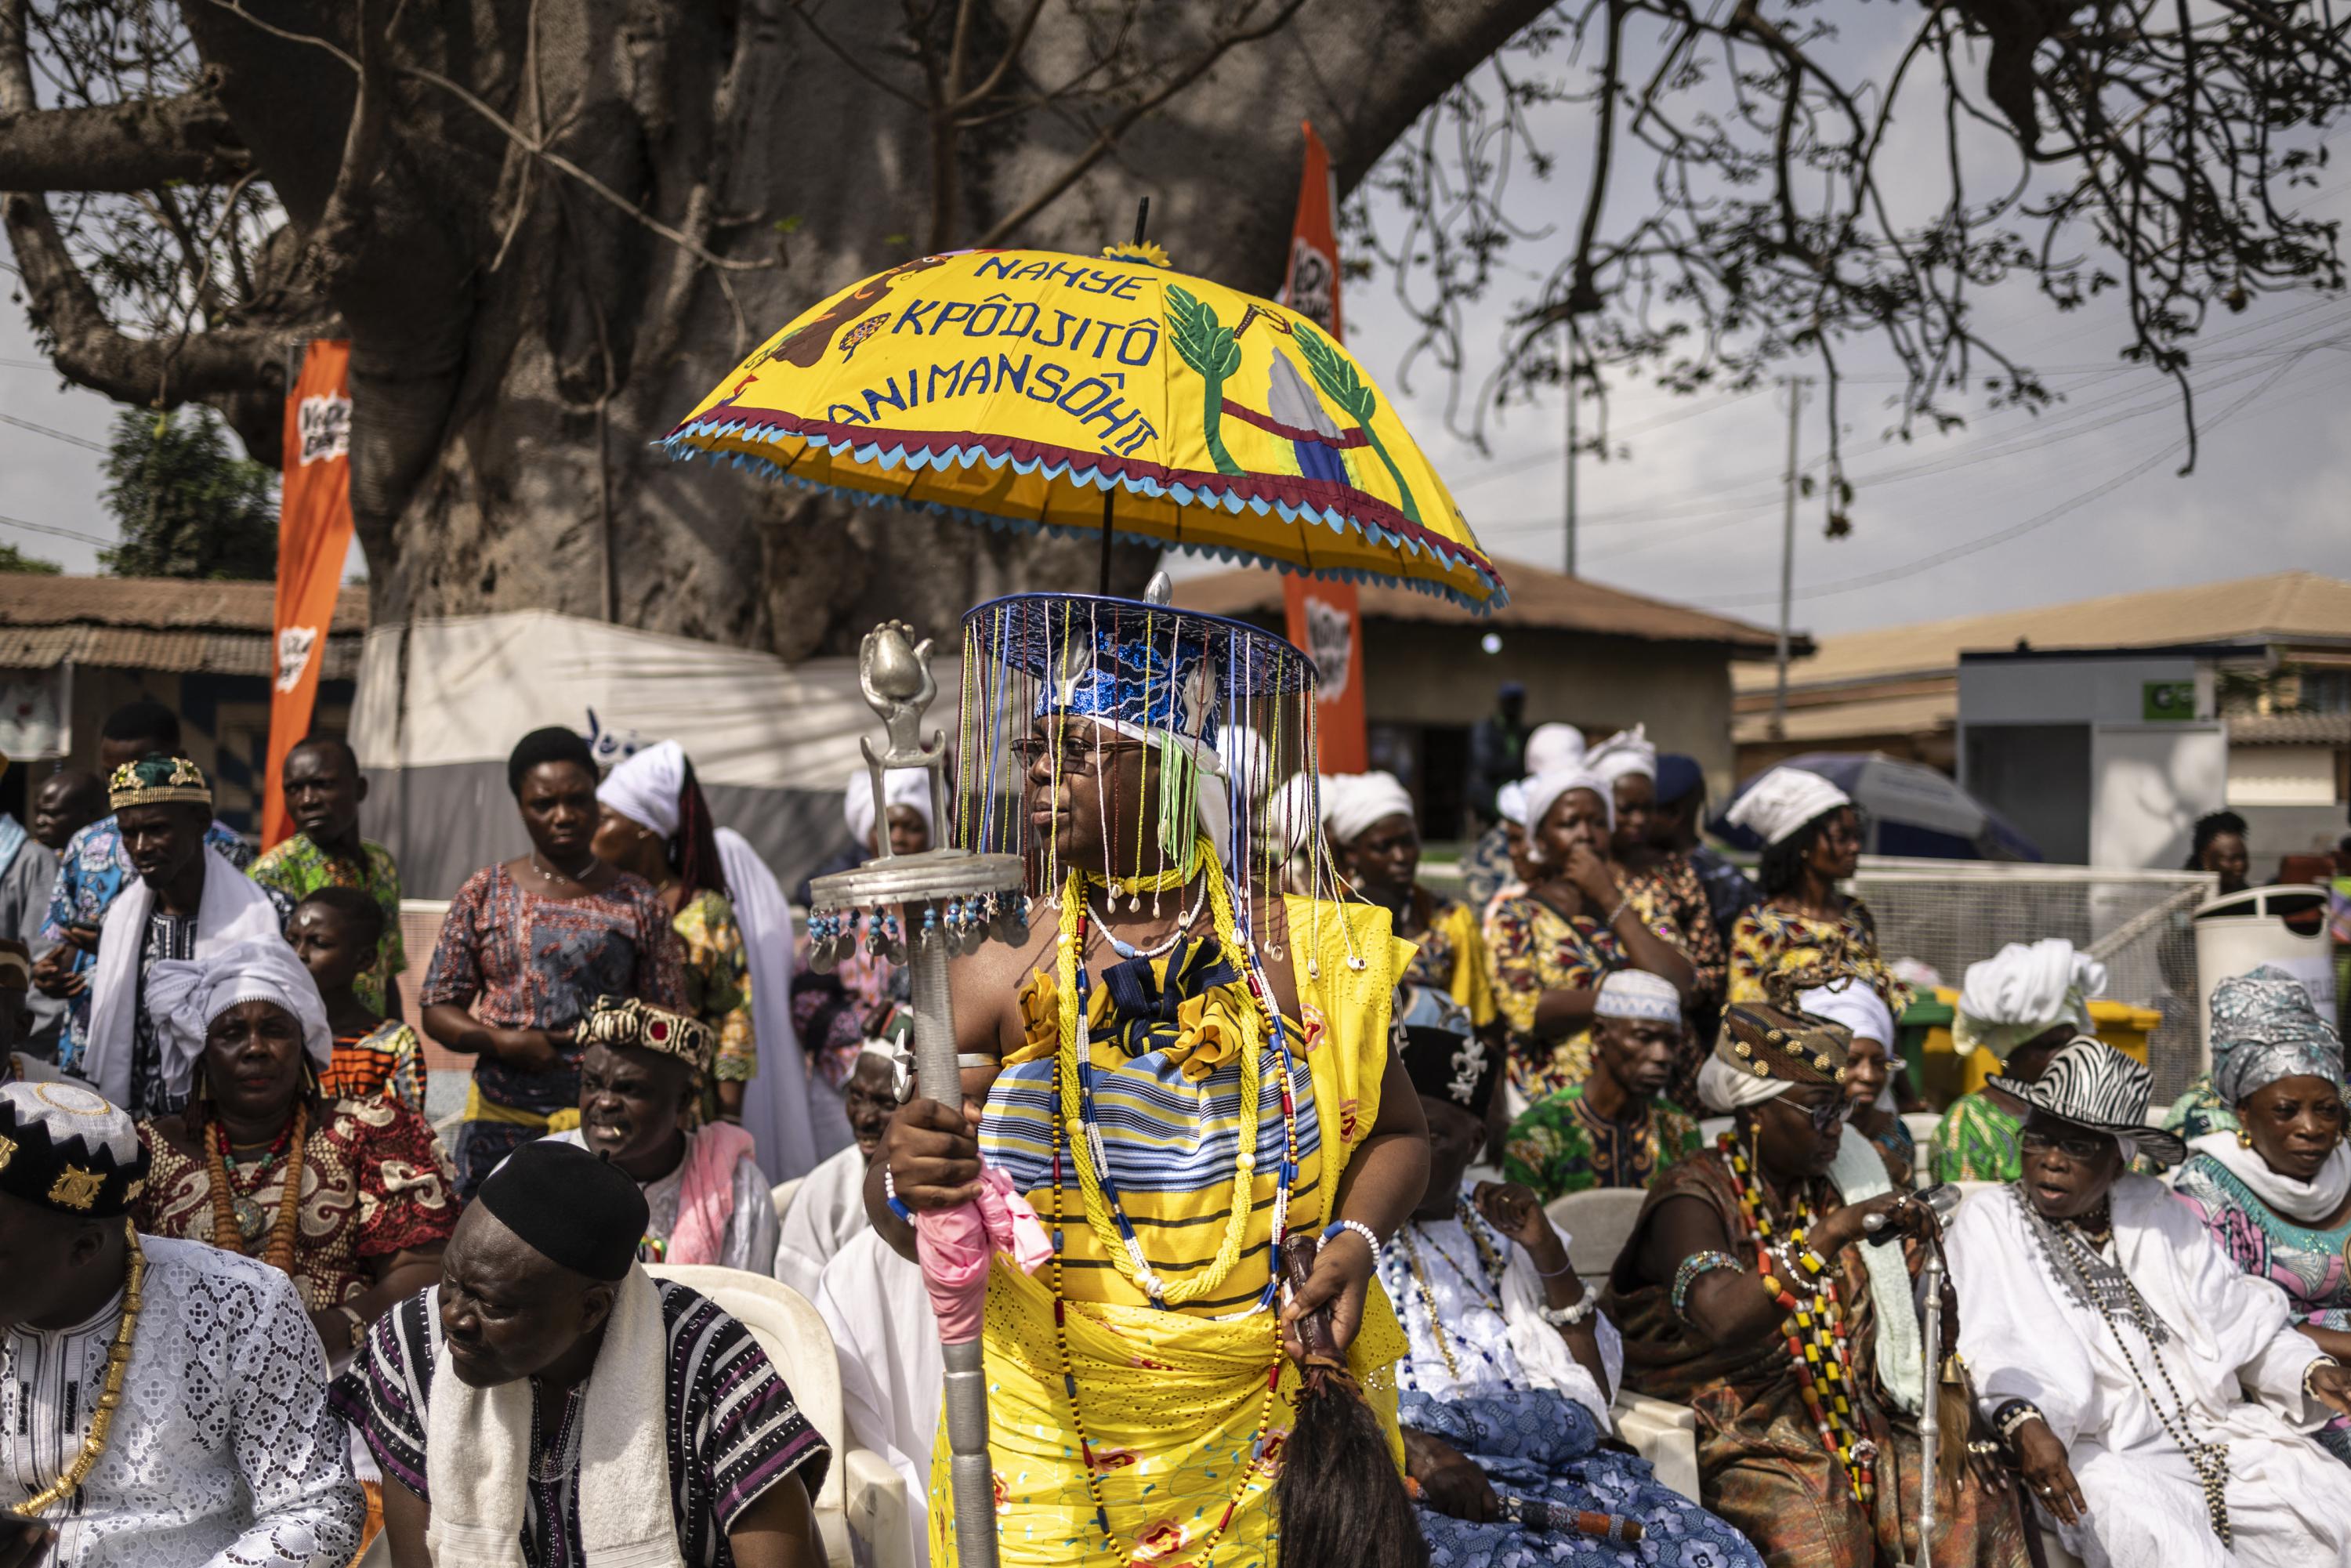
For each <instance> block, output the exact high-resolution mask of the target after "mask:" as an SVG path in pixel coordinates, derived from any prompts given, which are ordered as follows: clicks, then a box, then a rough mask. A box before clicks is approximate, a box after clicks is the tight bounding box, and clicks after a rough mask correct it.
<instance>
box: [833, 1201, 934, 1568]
mask: <svg viewBox="0 0 2351 1568" xmlns="http://www.w3.org/2000/svg"><path fill="white" fill-rule="evenodd" d="M812 1294H813V1299H814V1300H815V1301H816V1310H817V1312H819V1313H820V1315H821V1316H822V1317H823V1318H824V1324H825V1327H827V1328H828V1329H831V1331H832V1343H833V1348H834V1349H835V1350H837V1351H838V1352H840V1355H841V1414H842V1417H843V1419H844V1421H845V1422H846V1424H847V1426H848V1428H849V1433H848V1439H847V1446H848V1447H850V1448H869V1449H871V1450H872V1451H873V1452H874V1453H877V1454H879V1455H881V1456H882V1458H883V1459H884V1460H885V1461H887V1462H888V1464H889V1466H890V1468H891V1469H893V1470H895V1471H897V1472H898V1474H899V1475H900V1476H901V1477H903V1478H904V1479H905V1482H906V1515H907V1520H908V1522H909V1523H911V1524H912V1525H913V1527H914V1542H913V1543H912V1544H913V1551H914V1563H915V1568H926V1565H927V1564H928V1563H929V1562H930V1540H931V1537H930V1527H929V1522H928V1506H927V1505H928V1502H929V1499H930V1487H931V1445H932V1443H933V1441H934V1440H935V1438H936V1437H937V1435H938V1429H939V1391H940V1389H941V1387H942V1386H943V1385H944V1384H945V1382H946V1363H945V1362H944V1361H943V1360H942V1359H941V1358H940V1354H939V1325H938V1320H937V1319H936V1318H935V1317H933V1316H932V1315H931V1298H930V1296H929V1294H928V1293H927V1292H926V1291H925V1290H924V1288H923V1270H922V1266H921V1265H920V1264H918V1263H910V1262H908V1261H907V1260H905V1259H904V1258H901V1257H899V1256H898V1254H897V1253H896V1252H894V1251H893V1250H891V1248H890V1244H889V1243H888V1242H887V1241H884V1240H883V1239H882V1235H881V1233H880V1232H879V1231H877V1230H874V1229H872V1228H870V1227H869V1228H866V1229H865V1230H862V1231H861V1232H859V1233H858V1234H857V1235H855V1236H852V1237H851V1238H850V1239H849V1241H848V1243H847V1244H846V1245H845V1246H843V1247H842V1248H841V1250H840V1251H839V1252H837V1253H835V1254H834V1255H833V1259H832V1261H831V1262H830V1263H828V1264H826V1265H825V1267H824V1273H823V1275H822V1277H821V1278H820V1280H819V1281H818V1282H817V1288H816V1290H815V1291H814V1292H813V1293H812Z"/></svg>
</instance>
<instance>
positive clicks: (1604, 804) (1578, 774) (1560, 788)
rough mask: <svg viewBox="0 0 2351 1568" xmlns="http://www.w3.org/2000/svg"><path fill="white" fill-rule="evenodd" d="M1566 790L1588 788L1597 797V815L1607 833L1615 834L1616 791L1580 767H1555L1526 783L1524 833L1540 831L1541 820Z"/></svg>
mask: <svg viewBox="0 0 2351 1568" xmlns="http://www.w3.org/2000/svg"><path fill="white" fill-rule="evenodd" d="M1570 789H1589V790H1591V791H1592V792H1593V794H1594V795H1597V796H1599V797H1600V809H1601V814H1602V815H1603V816H1604V818H1605V819H1606V820H1607V823H1608V831H1610V832H1612V833H1613V832H1614V831H1616V791H1615V790H1614V789H1613V788H1611V787H1610V785H1609V783H1608V780H1606V779H1603V778H1601V777H1600V775H1598V774H1597V773H1593V772H1591V771H1589V770H1587V769H1585V768H1553V769H1552V771H1551V772H1549V773H1539V774H1537V775H1536V776H1535V777H1533V778H1532V779H1528V780H1527V831H1529V832H1530V833H1539V832H1541V831H1542V825H1543V819H1544V818H1546V817H1548V816H1550V815H1551V809H1552V807H1553V806H1555V805H1557V804H1558V803H1559V798H1560V797H1561V796H1562V795H1564V794H1566V793H1567V792H1568V791H1569V790H1570Z"/></svg>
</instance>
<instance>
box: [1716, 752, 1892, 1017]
mask: <svg viewBox="0 0 2351 1568" xmlns="http://www.w3.org/2000/svg"><path fill="white" fill-rule="evenodd" d="M1726 815H1727V816H1728V817H1729V821H1730V822H1731V823H1732V824H1733V825H1734V826H1737V827H1741V828H1745V829H1747V830H1748V831H1750V832H1752V833H1754V834H1755V836H1756V837H1758V838H1760V839H1761V840H1762V841H1763V856H1762V859H1761V861H1759V862H1757V864H1756V868H1755V869H1756V875H1757V877H1758V879H1759V880H1760V881H1761V884H1762V889H1763V902H1762V903H1761V904H1757V905H1756V906H1755V907H1754V908H1752V909H1750V910H1749V911H1748V912H1747V913H1746V914H1744V915H1740V917H1739V924H1738V925H1736V926H1735V927H1733V928H1732V930H1731V933H1730V995H1729V999H1730V1000H1731V1001H1734V1002H1760V1001H1762V1000H1764V999H1765V998H1766V997H1767V995H1768V993H1767V992H1766V991H1765V989H1764V982H1765V981H1766V980H1768V979H1770V978H1771V977H1772V976H1773V975H1776V974H1779V973H1781V972H1782V971H1783V970H1789V969H1815V970H1819V971H1821V972H1823V973H1826V972H1828V971H1829V970H1831V969H1844V970H1846V971H1849V972H1852V973H1855V974H1857V975H1859V976H1860V977H1862V978H1863V979H1864V980H1865V981H1867V982H1868V983H1869V986H1870V988H1872V989H1874V990H1875V991H1876V992H1877V994H1878V995H1879V996H1881V997H1883V998H1886V1006H1887V1007H1889V1008H1891V1009H1893V1010H1894V1014H1895V1016H1896V1018H1899V1017H1900V1016H1901V1015H1902V1010H1903V1009H1905V1008H1907V1007H1908V1006H1909V1004H1910V996H1909V988H1908V987H1907V986H1905V985H1903V984H1902V983H1901V982H1900V981H1898V980H1896V978H1895V977H1894V976H1893V973H1892V971H1890V970H1888V969H1887V968H1886V962H1885V960H1884V959H1883V958H1881V957H1879V956H1878V953H1877V920H1876V916H1875V915H1871V914H1870V913H1869V906H1868V905H1867V904H1864V903H1862V902H1861V900H1859V899H1857V898H1853V897H1849V896H1848V895H1846V894H1843V893H1840V892H1838V891H1837V883H1840V882H1843V881H1844V879H1845V878H1847V877H1849V876H1851V875H1852V874H1853V873H1854V872H1855V870H1857V869H1858V868H1859V866H1860V864H1861V813H1860V811H1859V810H1856V809H1855V806H1854V803H1853V800H1852V799H1851V797H1849V796H1847V795H1846V794H1845V792H1844V790H1842V789H1838V788H1837V787H1836V786H1835V785H1834V784H1832V783H1830V782H1829V781H1828V780H1827V779H1823V778H1822V777H1821V776H1820V775H1819V774H1817V773H1808V772H1806V771H1804V770H1803V769H1802V768H1773V769H1772V770H1771V772H1769V773H1767V774H1765V775H1764V776H1763V777H1762V778H1761V779H1757V780H1756V781H1755V782H1754V783H1753V784H1751V785H1750V786H1749V787H1748V789H1747V792H1746V793H1745V794H1743V795H1741V796H1740V798H1739V799H1738V800H1735V801H1733V802H1732V803H1731V807H1730V810H1729V812H1728V813H1726Z"/></svg>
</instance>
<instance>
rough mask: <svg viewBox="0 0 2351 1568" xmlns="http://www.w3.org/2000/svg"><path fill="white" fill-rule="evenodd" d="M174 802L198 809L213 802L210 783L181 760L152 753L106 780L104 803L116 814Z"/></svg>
mask: <svg viewBox="0 0 2351 1568" xmlns="http://www.w3.org/2000/svg"><path fill="white" fill-rule="evenodd" d="M177 800H185V801H188V802H191V803H192V804H194V805H198V806H209V805H211V804H212V803H213V787H212V782H211V780H209V779H206V778H205V777H204V769H203V768H199V767H197V766H196V765H195V764H194V763H193V762H191V761H189V760H188V759H187V758H184V757H172V756H169V755H167V754H166V753H163V752H161V751H152V752H149V753H148V754H147V755H146V756H144V757H142V758H140V759H139V760H138V761H136V762H126V763H124V764H123V765H122V766H121V767H120V768H116V769H115V770H114V772H113V774H112V775H111V776H110V778H109V779H107V781H106V803H107V805H108V806H110V807H111V808H112V809H113V810H117V811H120V810H122V809H123V808H124V807H125V806H162V805H168V804H170V803H172V802H173V801H177Z"/></svg>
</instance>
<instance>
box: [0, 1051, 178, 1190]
mask: <svg viewBox="0 0 2351 1568" xmlns="http://www.w3.org/2000/svg"><path fill="white" fill-rule="evenodd" d="M146 1186H147V1145H145V1144H144V1143H142V1142H141V1140H140V1137H139V1133H138V1129H137V1128H136V1127H134V1126H133V1125H132V1124H131V1118H130V1117H129V1116H127V1115H125V1114H123V1113H122V1112H121V1111H120V1110H118V1109H116V1107H115V1106H114V1104H113V1103H111V1102H110V1101H109V1100H107V1099H106V1097H105V1096H103V1095H101V1094H99V1092H98V1091H96V1090H95V1089H92V1088H90V1087H89V1085H87V1084H82V1083H74V1082H49V1083H10V1084H7V1085H5V1086H0V1192H5V1193H8V1194H10V1195H12V1196H14V1197H21V1198H23V1199H24V1200H25V1201H26V1202H27V1203H34V1204H38V1205H40V1207H43V1208H47V1209H52V1210H55V1211H56V1212H57V1213H58V1214H65V1215H70V1216H72V1217H74V1218H78V1219H112V1218H117V1217H119V1216H120V1215H122V1214H123V1213H125V1212H127V1211H128V1210H129V1209H130V1207H131V1203H132V1202H133V1200H135V1199H136V1198H137V1197H139V1194H140V1193H141V1191H142V1190H144V1188H145V1187H146Z"/></svg>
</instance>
